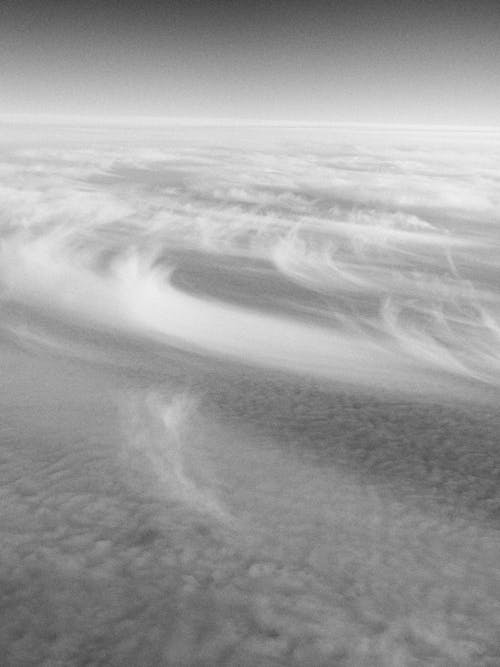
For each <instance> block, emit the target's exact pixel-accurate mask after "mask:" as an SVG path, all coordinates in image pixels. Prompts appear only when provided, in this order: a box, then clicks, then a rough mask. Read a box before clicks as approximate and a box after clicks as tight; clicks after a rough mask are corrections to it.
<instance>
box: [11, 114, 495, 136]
mask: <svg viewBox="0 0 500 667" xmlns="http://www.w3.org/2000/svg"><path fill="white" fill-rule="evenodd" d="M0 123H3V124H13V125H17V124H20V125H21V124H35V125H54V124H61V125H68V126H77V125H91V126H99V125H101V126H103V127H107V126H125V127H127V126H130V127H150V126H159V127H186V128H189V127H214V128H217V127H220V128H224V127H227V128H230V127H234V128H238V127H248V128H251V127H255V128H266V127H271V128H286V129H294V128H297V129H316V128H317V129H332V130H334V129H337V128H338V129H348V128H353V129H367V130H369V129H374V130H384V129H385V130H391V129H392V130H410V131H411V130H414V131H419V130H420V131H430V132H434V131H445V132H477V133H497V132H500V125H462V124H449V123H393V122H369V121H292V120H284V119H283V120H262V119H258V118H257V119H255V118H234V117H209V118H202V117H176V116H144V115H122V116H102V115H97V114H95V115H94V114H88V115H87V114H29V113H21V114H13V113H4V114H2V113H0Z"/></svg>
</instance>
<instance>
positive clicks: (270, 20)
mask: <svg viewBox="0 0 500 667" xmlns="http://www.w3.org/2000/svg"><path fill="white" fill-rule="evenodd" d="M0 62H1V63H2V67H1V70H0V114H4V115H20V114H35V115H37V114H47V115H67V116H75V115H78V116H97V117H100V118H115V117H117V116H126V117H132V116H153V117H174V118H179V119H195V118H198V119H199V118H202V119H220V118H231V119H243V120H249V119H250V120H257V121H260V122H281V121H287V122H303V123H304V122H305V123H335V122H340V123H387V124H394V123H397V124H423V125H428V124H432V125H433V124H438V125H441V124H443V125H467V126H484V125H485V126H492V125H493V126H494V125H498V124H499V121H498V109H499V108H500V9H499V8H498V4H497V3H494V2H486V1H479V2H475V3H472V2H469V3H465V2H460V1H457V0H455V1H454V2H451V1H448V0H442V1H440V2H413V3H405V2H378V3H377V2H370V3H368V2H358V1H357V0H352V1H351V2H345V1H343V0H341V1H339V2H335V1H330V2H325V1H323V0H312V1H311V2H298V1H296V0H267V2H266V1H263V0H257V1H254V2H242V1H240V0H233V2H229V1H228V0H226V1H216V0H212V1H210V0H205V1H204V2H197V1H193V0H169V1H167V2H165V1H163V2H162V1H160V0H101V1H99V2H97V1H96V0H80V1H79V2H76V1H75V0H45V1H44V2H40V1H39V0H3V2H2V3H1V5H0Z"/></svg>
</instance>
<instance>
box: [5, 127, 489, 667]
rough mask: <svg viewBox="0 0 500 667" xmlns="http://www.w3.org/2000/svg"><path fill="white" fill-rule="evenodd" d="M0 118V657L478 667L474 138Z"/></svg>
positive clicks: (480, 157) (485, 308) (13, 661)
mask: <svg viewBox="0 0 500 667" xmlns="http://www.w3.org/2000/svg"><path fill="white" fill-rule="evenodd" d="M47 132H48V134H47V136H43V137H42V136H41V135H36V134H34V133H32V131H30V129H29V128H24V129H23V128H20V127H17V128H15V129H14V128H11V133H10V134H9V132H7V130H6V129H5V128H4V129H3V130H2V142H1V151H0V174H1V185H0V314H1V322H0V364H1V373H2V387H1V389H0V437H1V447H2V451H1V468H0V470H1V480H2V494H3V496H4V501H3V507H4V510H3V511H2V515H1V522H0V529H1V531H2V550H1V563H0V568H1V569H0V576H1V577H2V580H3V591H4V593H3V594H4V602H3V605H2V611H3V615H4V618H3V620H2V624H1V627H2V630H1V635H0V644H1V646H2V653H3V655H4V656H5V664H9V665H31V664H32V665H40V664H43V665H47V666H48V665H67V664H71V665H73V664H75V665H84V664H90V665H99V664H111V665H115V664H116V665H159V664H164V665H223V664H227V665H238V666H240V665H315V666H316V665H318V666H319V665H323V664H324V665H332V664H338V665H351V666H352V667H357V666H358V665H365V664H366V665H370V666H371V665H394V666H396V665H397V666H398V667H399V666H400V665H424V664H425V665H427V664H436V665H444V664H446V665H495V664H497V663H498V660H499V659H500V657H499V656H500V654H499V650H500V649H499V639H500V638H499V636H498V626H499V621H500V591H499V585H498V581H500V577H499V570H498V561H499V556H500V543H499V539H498V511H499V507H500V504H499V502H500V501H499V497H498V470H500V465H499V452H498V444H497V443H498V434H499V418H498V416H497V414H496V404H497V401H498V390H499V384H500V382H499V380H500V295H499V289H498V286H499V285H500V264H499V261H498V256H499V249H500V247H499V246H500V233H499V224H500V213H499V211H500V208H499V204H500V201H499V200H500V196H499V194H498V193H499V192H500V190H499V187H498V186H499V184H500V170H499V168H498V165H499V164H500V161H499V158H500V137H498V136H496V135H494V134H491V135H483V134H477V133H476V134H474V133H460V134H459V133H447V134H443V135H436V134H433V133H425V132H414V133H409V132H406V133H402V132H391V133H389V132H386V133H378V134H377V133H375V132H374V131H364V132H363V131H361V130H359V131H357V132H354V131H350V132H347V131H340V130H338V131H327V130H321V131H319V130H305V129H302V130H300V131H299V130H293V129H288V130H286V131H285V130H280V129H279V128H274V129H273V130H269V129H266V128H260V129H250V128H245V129H242V128H230V129H226V130H222V129H217V128H211V129H208V130H207V129H206V128H205V129H204V128H197V129H188V128H183V129H177V130H175V129H172V128H171V129H166V128H164V129H163V130H161V131H160V130H157V131H153V130H152V129H144V128H142V129H141V128H136V129H135V131H132V130H131V131H126V130H125V129H124V128H121V129H116V128H115V129H112V128H108V129H106V130H99V129H98V128H93V129H89V128H87V129H85V128H80V129H76V128H51V129H50V130H48V129H47Z"/></svg>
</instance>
